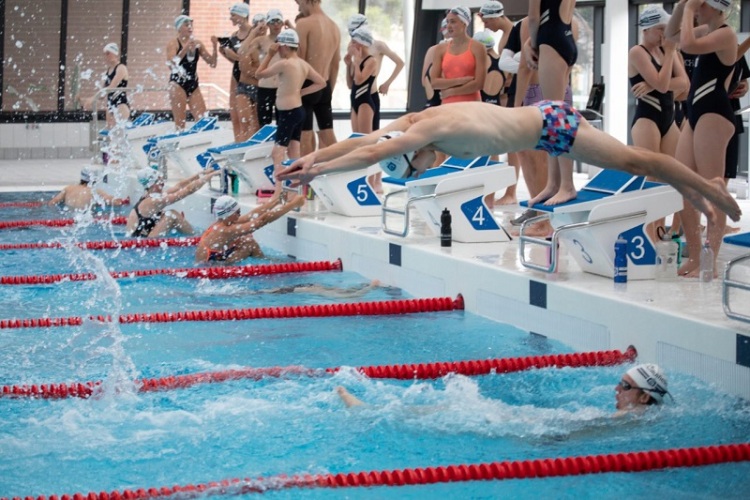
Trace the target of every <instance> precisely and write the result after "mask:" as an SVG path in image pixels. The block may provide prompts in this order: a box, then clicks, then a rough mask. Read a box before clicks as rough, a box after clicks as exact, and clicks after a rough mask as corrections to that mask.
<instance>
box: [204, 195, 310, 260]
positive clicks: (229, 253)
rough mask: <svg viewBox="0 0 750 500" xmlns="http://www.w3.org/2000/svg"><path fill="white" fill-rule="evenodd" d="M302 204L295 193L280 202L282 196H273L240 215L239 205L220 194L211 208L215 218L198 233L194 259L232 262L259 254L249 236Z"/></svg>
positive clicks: (256, 245) (254, 242) (261, 255)
mask: <svg viewBox="0 0 750 500" xmlns="http://www.w3.org/2000/svg"><path fill="white" fill-rule="evenodd" d="M304 203H305V197H304V196H303V195H297V196H295V197H294V198H292V199H291V200H289V201H287V202H286V203H283V197H282V196H274V197H273V198H271V201H269V202H268V203H264V204H263V205H260V206H259V207H257V208H255V209H253V210H252V211H250V212H249V213H247V214H245V215H240V205H239V203H237V200H235V199H234V198H232V197H231V196H227V195H224V196H220V197H219V198H218V199H217V200H216V201H215V202H214V206H213V209H212V212H213V214H214V215H215V216H216V218H217V219H218V220H217V221H216V222H215V223H213V224H212V225H211V226H210V227H209V228H208V229H206V231H205V232H204V233H203V235H201V239H200V242H199V243H198V247H197V249H196V251H195V260H196V262H206V263H208V264H220V265H221V264H233V263H235V262H239V261H241V260H244V259H246V258H248V257H263V251H261V249H260V246H259V245H258V243H257V242H256V241H255V238H253V233H254V232H255V231H256V230H258V229H260V228H262V227H263V226H265V225H266V224H270V223H271V222H273V221H275V220H276V219H278V218H280V217H281V216H282V215H284V214H286V213H287V212H289V211H291V210H293V209H295V208H299V207H301V206H302V205H303V204H304Z"/></svg>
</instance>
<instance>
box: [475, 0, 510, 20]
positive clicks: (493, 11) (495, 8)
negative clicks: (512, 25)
mask: <svg viewBox="0 0 750 500" xmlns="http://www.w3.org/2000/svg"><path fill="white" fill-rule="evenodd" d="M504 14H505V7H503V4H501V3H500V2H495V1H494V0H493V1H491V2H484V5H482V8H481V9H479V15H480V16H482V17H486V18H487V19H492V18H493V17H503V15H504Z"/></svg>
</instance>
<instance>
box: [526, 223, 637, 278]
mask: <svg viewBox="0 0 750 500" xmlns="http://www.w3.org/2000/svg"><path fill="white" fill-rule="evenodd" d="M645 215H646V211H645V210H640V211H638V212H631V213H629V214H623V215H616V216H613V217H605V218H602V219H599V220H595V221H584V222H575V223H571V224H566V225H564V226H560V227H559V228H557V229H555V230H554V231H553V232H552V238H550V239H549V240H547V239H545V238H539V237H536V236H525V235H524V231H525V230H526V228H527V227H529V226H531V225H533V224H535V223H537V222H540V221H542V220H545V219H549V217H550V214H543V215H539V216H537V217H533V218H531V219H528V220H526V221H525V222H524V223H523V224H522V225H521V231H520V234H519V238H518V239H519V243H518V253H519V258H520V260H521V264H522V265H523V266H524V267H526V268H528V269H533V270H535V271H541V272H543V273H554V272H555V271H557V265H558V262H559V257H560V254H559V247H560V245H559V241H560V236H562V235H563V234H564V233H567V232H569V231H573V230H576V229H583V228H591V227H596V226H600V225H604V224H609V223H612V222H621V221H626V220H629V219H637V218H639V217H645ZM527 244H534V245H540V246H543V247H546V248H548V249H549V257H548V261H547V265H546V266H545V265H542V264H537V263H534V262H531V261H530V260H527V259H526V251H525V250H526V245H527Z"/></svg>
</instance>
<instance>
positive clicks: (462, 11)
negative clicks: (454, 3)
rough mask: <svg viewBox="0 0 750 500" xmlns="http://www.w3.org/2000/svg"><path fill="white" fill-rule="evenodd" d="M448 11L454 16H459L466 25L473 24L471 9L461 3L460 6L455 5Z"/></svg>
mask: <svg viewBox="0 0 750 500" xmlns="http://www.w3.org/2000/svg"><path fill="white" fill-rule="evenodd" d="M448 12H449V13H451V14H453V15H454V16H457V17H458V18H459V19H460V20H461V22H462V23H464V24H465V25H466V26H468V25H469V24H471V11H470V10H469V9H468V8H467V7H464V6H463V5H459V6H458V7H453V8H452V9H451V10H450V11H448Z"/></svg>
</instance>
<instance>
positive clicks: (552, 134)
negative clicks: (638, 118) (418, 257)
mask: <svg viewBox="0 0 750 500" xmlns="http://www.w3.org/2000/svg"><path fill="white" fill-rule="evenodd" d="M392 131H401V132H404V133H403V134H402V135H399V136H398V137H394V138H392V139H390V140H387V141H382V142H378V139H379V138H380V137H381V136H383V135H385V134H387V133H389V132H392ZM525 149H543V150H545V151H547V152H549V153H550V154H552V155H556V156H566V157H569V158H572V159H574V160H579V161H582V162H585V163H588V164H591V165H596V166H599V167H602V168H610V169H615V170H622V171H625V172H629V173H631V174H633V175H652V176H654V177H656V178H658V179H661V180H662V181H663V182H666V183H669V184H671V185H672V186H673V187H674V188H675V189H677V190H678V191H679V192H680V193H681V194H682V195H683V196H684V197H685V198H687V199H688V200H689V201H690V202H691V203H692V204H693V205H695V207H696V208H698V209H699V210H700V211H702V212H703V213H705V214H706V216H707V217H708V218H709V220H713V219H715V217H716V214H715V213H714V211H713V209H712V208H711V206H710V205H709V203H707V202H706V199H708V200H709V201H711V202H712V203H714V204H715V205H716V207H718V208H719V209H720V210H721V211H723V212H725V213H726V214H727V215H729V216H730V217H731V218H732V219H733V220H735V221H736V220H738V219H739V217H740V214H741V210H740V208H739V206H738V205H737V202H736V201H735V200H734V198H732V196H731V195H730V194H729V191H727V189H726V187H725V186H724V182H723V179H722V178H721V177H717V178H715V179H711V180H707V179H704V178H702V177H701V176H699V175H698V174H696V173H695V172H693V171H692V170H690V169H689V168H687V167H686V166H685V165H683V164H682V163H680V162H678V161H677V160H675V159H674V158H671V157H669V156H666V155H663V154H661V153H655V152H652V151H644V150H640V149H637V148H633V147H630V146H626V145H625V144H623V143H621V142H619V141H618V140H617V139H615V138H614V137H612V136H610V135H608V134H606V133H605V132H602V131H601V130H598V129H596V128H594V127H593V126H591V125H590V124H589V123H588V122H587V121H586V119H585V118H583V117H582V116H581V115H580V114H579V113H578V112H577V111H576V110H575V109H573V108H572V107H570V106H569V105H568V104H566V103H564V102H551V101H542V102H540V103H537V104H536V105H534V106H524V107H520V108H503V107H501V106H487V104H485V103H481V102H467V103H462V105H461V106H438V107H435V108H427V109H425V110H424V111H420V112H419V113H408V114H406V115H404V116H402V117H401V118H399V119H397V120H395V121H393V122H392V123H391V124H389V125H388V126H387V127H385V128H383V129H381V130H379V131H376V132H373V133H372V134H368V135H366V136H363V137H357V138H353V139H347V140H345V141H341V142H339V143H337V144H334V145H332V146H329V147H327V148H324V149H321V150H319V151H316V152H313V153H311V154H309V155H307V156H304V157H302V158H300V159H298V160H297V161H295V162H294V163H293V164H292V165H290V166H289V167H288V168H286V169H284V170H283V171H281V172H280V173H279V174H278V176H277V177H278V178H279V179H281V180H287V179H288V180H293V181H296V182H299V183H309V182H310V181H311V180H312V179H313V178H314V177H315V176H317V175H320V174H324V173H330V172H337V171H346V170H358V169H362V168H366V167H368V166H370V165H372V164H374V163H377V162H379V161H380V160H382V159H385V158H390V157H393V156H396V155H402V154H405V153H412V152H414V158H413V159H412V165H413V167H414V168H415V169H416V170H417V172H418V173H422V172H424V171H425V170H426V169H427V168H429V166H430V165H432V163H433V162H434V160H435V152H436V151H440V152H443V153H446V154H448V155H451V156H457V157H459V158H475V157H477V156H484V155H488V156H489V155H493V154H503V153H507V152H511V151H522V150H525ZM704 197H705V198H704Z"/></svg>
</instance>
